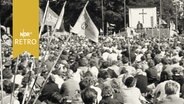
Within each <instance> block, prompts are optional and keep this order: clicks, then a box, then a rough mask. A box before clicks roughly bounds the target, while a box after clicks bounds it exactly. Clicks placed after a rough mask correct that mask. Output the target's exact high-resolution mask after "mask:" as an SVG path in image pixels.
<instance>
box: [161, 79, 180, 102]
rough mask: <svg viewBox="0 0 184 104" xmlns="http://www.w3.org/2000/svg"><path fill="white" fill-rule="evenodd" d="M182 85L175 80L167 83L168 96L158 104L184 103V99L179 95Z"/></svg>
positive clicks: (166, 91)
mask: <svg viewBox="0 0 184 104" xmlns="http://www.w3.org/2000/svg"><path fill="white" fill-rule="evenodd" d="M179 92H180V85H179V83H177V82H175V81H168V82H167V83H166V84H165V93H166V97H165V98H164V99H162V100H161V101H159V102H158V104H184V99H182V98H180V97H179V95H178V94H179Z"/></svg>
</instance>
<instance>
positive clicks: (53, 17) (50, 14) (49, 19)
mask: <svg viewBox="0 0 184 104" xmlns="http://www.w3.org/2000/svg"><path fill="white" fill-rule="evenodd" d="M57 19H58V15H57V14H56V13H55V12H54V11H53V10H52V9H51V8H50V7H48V10H47V14H46V18H45V25H49V26H55V24H56V22H57Z"/></svg>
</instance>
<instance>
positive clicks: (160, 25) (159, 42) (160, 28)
mask: <svg viewBox="0 0 184 104" xmlns="http://www.w3.org/2000/svg"><path fill="white" fill-rule="evenodd" d="M161 19H162V0H160V19H159V47H160V43H161V40H160V38H161V36H160V35H161V31H160V30H161Z"/></svg>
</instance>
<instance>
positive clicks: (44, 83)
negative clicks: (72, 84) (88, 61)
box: [33, 33, 72, 104]
mask: <svg viewBox="0 0 184 104" xmlns="http://www.w3.org/2000/svg"><path fill="white" fill-rule="evenodd" d="M71 35H72V34H71V33H70V35H69V37H68V38H67V40H66V43H65V45H64V47H63V48H62V50H61V51H60V53H59V56H58V57H57V59H56V61H55V62H54V65H53V66H52V68H51V70H50V71H49V73H48V75H47V77H46V79H45V81H44V82H43V84H42V88H41V89H40V91H39V92H38V94H37V95H36V98H35V100H34V102H33V104H35V103H36V101H37V100H38V97H39V96H40V94H41V92H42V90H43V88H44V86H45V85H46V83H47V80H48V79H49V77H50V75H51V73H52V71H53V70H54V67H55V65H56V64H57V62H58V60H59V59H60V56H61V54H62V52H63V50H64V49H65V48H66V46H67V43H68V41H69V39H70V37H71Z"/></svg>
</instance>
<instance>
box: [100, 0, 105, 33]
mask: <svg viewBox="0 0 184 104" xmlns="http://www.w3.org/2000/svg"><path fill="white" fill-rule="evenodd" d="M103 4H104V2H103V0H101V9H102V30H103V36H105V29H104V9H103V6H104V5H103Z"/></svg>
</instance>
